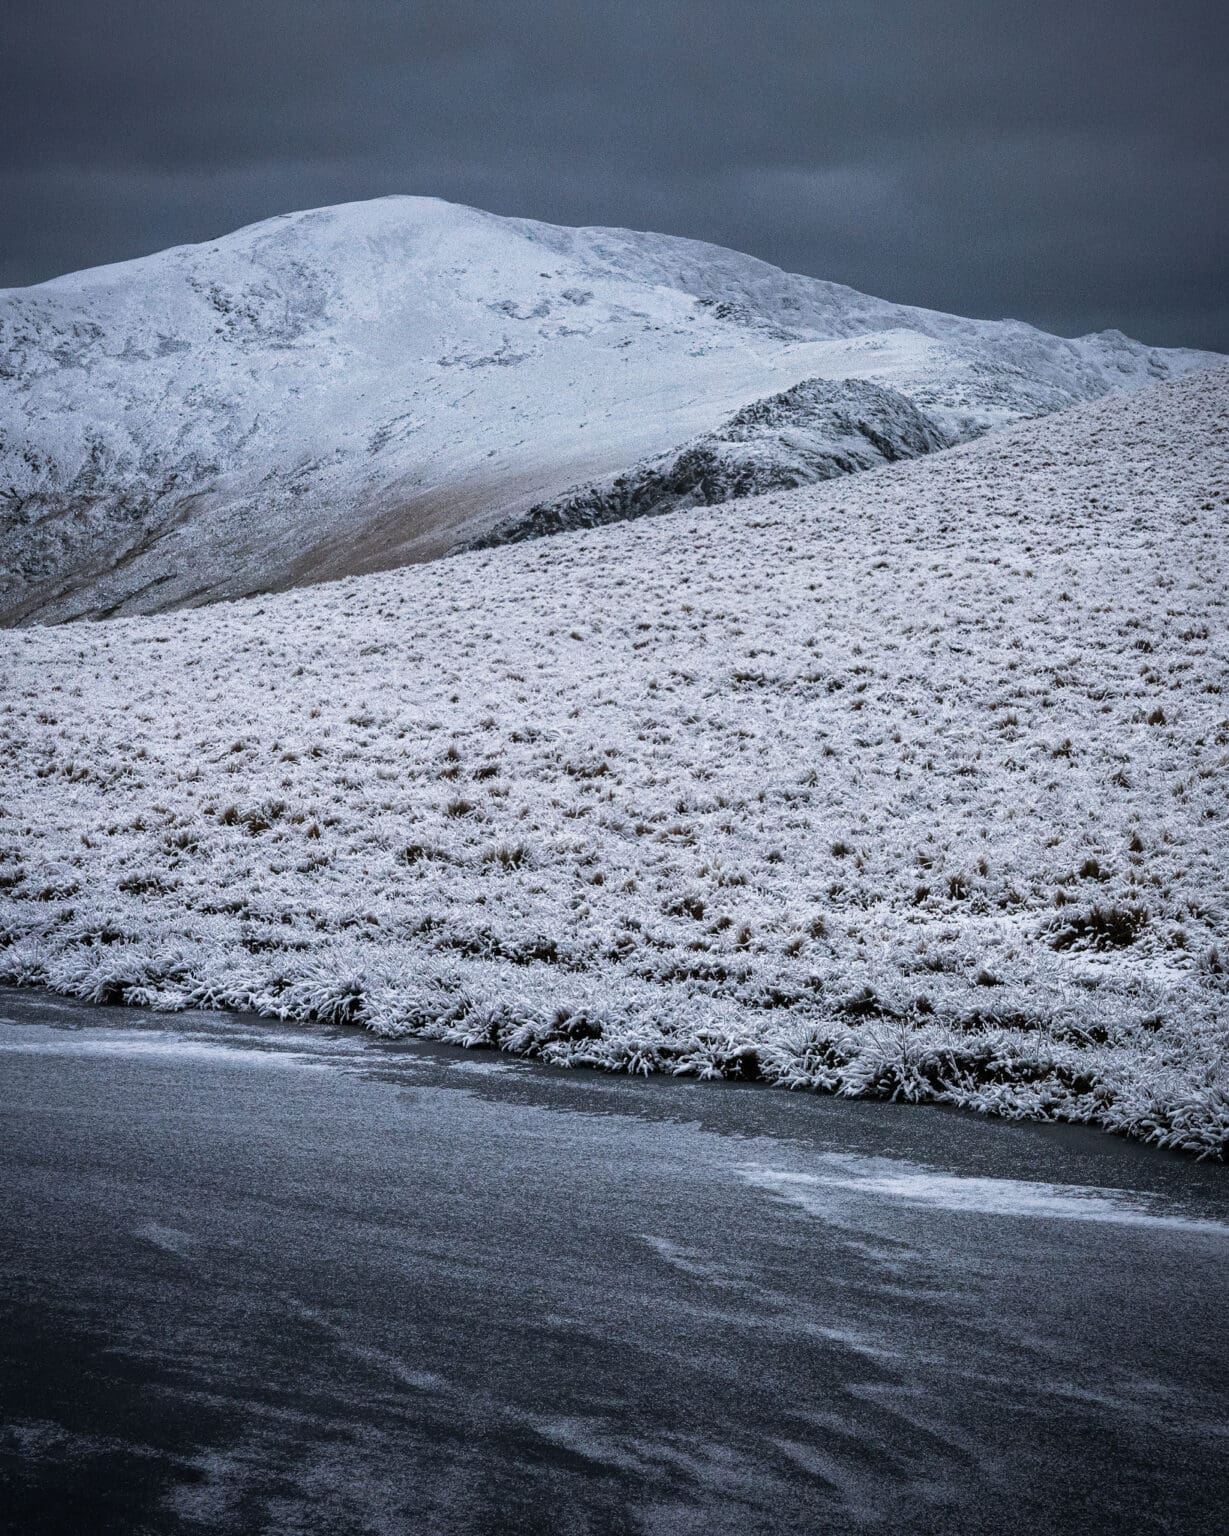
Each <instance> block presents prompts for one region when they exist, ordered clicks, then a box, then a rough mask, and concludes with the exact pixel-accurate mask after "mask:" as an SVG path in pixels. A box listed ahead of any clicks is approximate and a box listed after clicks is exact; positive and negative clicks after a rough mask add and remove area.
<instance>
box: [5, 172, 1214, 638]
mask: <svg viewBox="0 0 1229 1536" xmlns="http://www.w3.org/2000/svg"><path fill="white" fill-rule="evenodd" d="M1199 360H1200V355H1199V354H1193V353H1174V352H1165V351H1158V350H1156V349H1152V348H1148V347H1143V346H1140V345H1138V344H1136V343H1134V342H1130V341H1128V340H1127V339H1126V338H1125V337H1122V336H1120V335H1118V334H1117V333H1106V334H1104V335H1100V336H1092V337H1085V338H1082V339H1080V340H1077V341H1064V340H1060V339H1058V338H1055V337H1051V336H1046V335H1044V334H1042V333H1041V332H1038V331H1036V330H1033V329H1032V328H1030V327H1028V326H1025V325H1020V324H1015V323H994V324H991V323H987V322H980V321H971V320H962V319H958V318H955V317H951V316H945V315H939V314H934V313H931V312H929V311H924V310H917V309H909V308H905V307H902V306H900V305H895V304H889V303H885V302H882V301H880V300H877V299H871V298H867V297H865V296H864V295H862V294H858V293H855V292H853V291H852V290H850V289H847V288H842V287H839V286H837V285H835V284H832V283H825V282H820V281H817V280H815V279H812V278H805V277H797V276H792V275H790V274H787V273H783V272H779V271H777V270H776V269H775V268H773V267H770V266H767V265H766V264H764V263H763V262H759V261H755V260H753V259H752V258H750V257H746V256H741V255H738V254H737V253H735V252H731V251H723V250H719V249H717V248H715V247H711V246H707V245H702V244H698V243H696V242H692V241H687V240H678V239H673V238H669V237H666V236H660V235H643V234H634V233H631V232H628V231H621V230H602V229H582V230H569V229H558V228H554V227H552V226H549V225H542V224H535V223H532V222H529V221H525V220H516V219H502V218H497V217H495V216H493V215H490V214H485V213H480V212H477V211H475V210H473V209H468V208H462V207H456V206H452V205H449V204H446V203H441V202H436V201H433V200H430V199H419V198H388V199H383V200H380V201H376V202H370V203H356V204H349V205H345V206H342V207H338V208H328V209H320V210H316V211H314V212H310V213H301V214H292V215H289V216H287V217H284V218H279V219H273V220H270V221H269V222H267V223H264V224H259V225H255V226H253V227H252V228H250V229H245V230H241V231H239V232H238V233H237V234H234V235H231V236H228V237H227V238H225V239H220V240H215V241H211V242H209V243H207V244H204V245H199V246H192V247H183V248H180V249H177V250H171V251H165V252H163V253H161V254H160V255H157V256H151V257H148V258H145V259H143V260H140V261H134V262H128V263H125V264H122V265H119V266H113V267H105V268H99V269H96V270H94V271H90V272H84V273H79V274H76V275H74V276H71V277H65V278H59V279H57V280H55V281H54V282H50V283H45V284H42V285H41V286H38V287H34V288H26V289H14V290H8V291H6V292H3V293H0V622H8V623H21V622H29V621H32V620H44V621H50V620H59V619H66V618H72V617H75V616H80V615H87V614H88V615H105V614H111V613H129V612H152V611H158V610H161V609H165V608H168V607H174V606H177V605H184V604H194V603H199V602H203V601H206V600H208V599H211V598H216V597H218V596H224V595H241V594H245V593H250V592H255V591H261V590H268V589H276V588H284V587H289V586H294V585H298V584H302V583H305V582H311V581H314V580H319V579H321V578H323V577H327V576H335V575H338V574H344V573H349V572H358V571H364V570H375V569H386V568H389V567H392V566H396V565H401V564H405V563H407V562H412V561H418V560H423V559H427V558H430V557H433V556H435V555H438V554H441V553H443V552H445V551H447V550H449V549H451V548H453V547H455V546H457V545H458V544H461V543H464V542H466V541H467V540H472V539H474V538H476V537H479V536H481V535H482V534H484V533H487V532H489V530H490V529H491V528H492V527H494V526H495V525H496V524H500V523H504V522H506V521H508V520H509V519H517V518H519V517H522V516H523V515H524V513H525V512H526V510H527V509H528V508H530V507H533V506H535V505H536V504H539V503H543V502H549V501H551V500H553V499H555V498H558V497H560V496H561V495H563V494H564V493H566V492H569V491H570V490H572V489H573V488H574V487H578V486H583V485H586V484H588V483H589V482H592V481H595V480H599V479H602V478H608V477H612V476H615V475H618V474H620V473H623V472H626V471H628V470H629V469H630V468H631V467H632V466H633V465H636V464H639V463H640V462H641V461H643V460H646V459H653V458H654V457H656V456H659V455H663V454H669V453H671V452H674V453H675V454H677V453H678V451H679V450H680V449H681V447H682V445H685V444H688V443H690V442H691V441H692V440H693V439H694V438H696V437H697V436H698V435H702V434H706V433H711V432H713V431H714V430H715V429H716V428H718V427H719V425H720V424H721V423H723V422H725V421H726V420H727V419H728V418H729V417H730V416H731V415H732V414H733V413H735V412H738V411H739V410H741V409H742V408H743V407H746V406H748V405H750V404H751V403H752V402H755V401H760V400H763V399H765V398H766V397H768V396H772V395H776V394H779V393H780V392H782V391H784V390H788V389H790V388H791V387H793V386H794V385H796V384H798V383H799V382H801V381H802V380H806V379H821V380H823V379H829V380H843V379H867V380H872V381H875V382H877V383H880V384H882V385H885V386H886V387H888V388H890V389H893V390H896V391H899V392H900V393H901V394H903V395H904V396H905V397H907V398H908V400H910V401H911V402H912V403H913V405H914V406H915V407H916V408H917V409H918V410H919V411H920V412H922V413H923V414H924V415H925V417H926V418H927V420H928V421H929V422H930V423H931V426H932V428H933V430H935V431H936V432H938V433H939V434H941V435H942V436H944V437H950V438H963V437H967V436H970V435H973V434H976V433H978V432H980V431H983V430H984V429H986V428H988V427H993V426H999V425H1002V424H1003V423H1005V422H1010V421H1013V420H1016V419H1019V418H1022V417H1031V416H1035V415H1038V414H1040V413H1043V412H1047V411H1051V410H1054V409H1056V408H1059V407H1063V406H1066V405H1069V404H1071V403H1072V402H1073V401H1079V400H1085V399H1090V398H1093V397H1096V396H1098V395H1101V394H1103V393H1104V392H1105V391H1107V390H1108V389H1111V388H1117V387H1125V386H1132V385H1137V384H1141V383H1146V382H1150V381H1152V380H1154V379H1157V378H1163V377H1166V376H1170V375H1174V374H1178V373H1181V372H1183V371H1186V370H1187V369H1188V368H1189V367H1190V366H1192V365H1193V364H1194V363H1196V362H1198V361H1199Z"/></svg>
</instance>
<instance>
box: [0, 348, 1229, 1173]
mask: <svg viewBox="0 0 1229 1536" xmlns="http://www.w3.org/2000/svg"><path fill="white" fill-rule="evenodd" d="M1227 446H1229V380H1227V377H1226V375H1225V374H1223V373H1220V374H1207V375H1203V376H1198V377H1193V378H1191V379H1188V380H1184V381H1181V382H1179V383H1175V384H1164V385H1160V386H1158V387H1156V388H1155V389H1152V390H1148V391H1145V392H1143V393H1140V394H1137V395H1134V396H1129V397H1116V398H1110V399H1107V400H1104V401H1101V402H1098V403H1095V404H1092V405H1089V406H1085V407H1081V408H1079V409H1077V410H1074V411H1071V412H1067V413H1064V414H1063V415H1060V416H1054V417H1050V418H1048V419H1046V420H1044V421H1040V422H1035V423H1030V424H1026V425H1022V426H1018V427H1014V428H1010V429H1008V430H1007V431H1005V432H1003V433H1002V434H1000V435H997V436H995V437H992V438H987V439H984V440H982V441H980V442H978V443H975V444H972V445H969V446H966V447H962V448H958V449H955V450H952V451H950V452H947V453H943V454H938V455H935V456H932V457H930V458H926V459H922V460H918V461H916V462H912V463H906V464H899V465H893V466H890V467H888V468H885V469H883V470H877V471H872V472H869V473H866V474H863V475H860V476H858V477H855V478H853V479H849V480H843V481H839V482H832V483H830V484H827V485H823V486H818V487H807V488H805V489H802V490H799V491H796V492H789V493H784V494H777V495H768V496H762V497H759V498H757V499H755V500H750V501H743V502H735V503H730V504H728V505H726V506H723V507H720V508H716V509H712V510H708V511H698V512H689V513H676V514H672V515H669V516H665V517H662V518H657V519H653V520H652V521H650V522H639V523H632V524H625V525H620V526H614V527H609V528H600V529H595V530H592V531H588V532H584V533H580V534H574V535H564V536H561V537H559V538H557V539H552V540H548V541H544V542H541V543H535V544H529V545H522V546H516V547H512V548H507V549H500V550H496V551H493V552H489V553H481V554H472V555H466V556H461V557H458V558H457V559H456V560H452V561H448V562H445V563H443V564H439V565H434V566H422V567H416V568H412V569H407V570H402V571H398V572H394V573H388V574H384V575H378V576H368V577H362V578H355V579H351V580H348V581H344V582H341V583H338V584H336V585H332V586H326V587H318V588H313V589H308V590H301V591H296V592H291V593H286V594H283V595H281V596H278V597H275V598H269V599H265V600H250V601H246V602H242V603H237V604H233V605H223V606H218V607H214V608H210V609H204V610H198V611H194V612H190V613H180V614H177V615H175V616H174V617H163V618H157V619H131V620H117V621H113V622H111V623H108V624H102V625H89V626H73V627H71V628H60V629H41V630H29V631H22V632H16V631H13V632H8V633H6V634H4V635H3V636H2V637H0V666H2V667H3V700H4V702H3V705H2V706H0V709H2V713H0V743H2V745H0V750H2V751H3V754H4V759H5V762H6V764H7V767H8V772H7V775H6V779H5V782H4V785H3V788H2V789H0V861H2V862H0V944H2V946H3V947H0V978H2V979H5V980H13V981H17V982H32V983H45V984H47V985H50V986H51V987H54V988H56V989H59V990H61V991H65V992H71V993H74V994H77V995H81V996H89V997H94V998H97V999H100V1000H121V999H122V1000H124V1001H128V1002H140V1003H148V1004H151V1005H153V1006H156V1007H161V1008H181V1007H187V1006H194V1007H199V1006H202V1005H203V1006H211V1005H212V1006H226V1007H234V1008H252V1009H255V1010H257V1011H259V1012H261V1013H264V1014H269V1015H275V1016H280V1017H284V1018H296V1019H307V1018H321V1019H330V1020H341V1019H349V1020H353V1021H355V1022H360V1023H363V1024H366V1025H368V1026H369V1027H370V1028H372V1029H375V1030H377V1031H379V1032H381V1033H385V1034H392V1035H395V1034H400V1033H407V1032H414V1033H419V1034H425V1035H430V1036H434V1037H437V1038H441V1039H446V1040H453V1041H461V1042H464V1043H466V1044H471V1045H476V1044H490V1045H498V1046H501V1047H503V1048H505V1049H509V1050H514V1051H522V1052H528V1053H531V1054H535V1055H539V1056H541V1057H542V1058H543V1059H545V1060H547V1061H551V1062H556V1063H559V1064H563V1065H567V1064H575V1063H587V1064H596V1065H601V1066H607V1067H611V1068H625V1069H632V1070H641V1069H643V1070H664V1071H676V1072H691V1073H700V1074H707V1075H714V1074H723V1075H734V1076H738V1075H742V1076H763V1077H765V1078H768V1079H770V1080H773V1081H776V1082H780V1083H783V1084H786V1085H789V1086H800V1087H801V1086H809V1087H815V1088H820V1089H825V1090H834V1091H840V1092H845V1093H850V1094H892V1093H899V1094H904V1095H906V1096H909V1097H912V1098H917V1099H938V1100H942V1101H944V1102H949V1103H957V1104H963V1105H967V1106H972V1107H975V1108H979V1109H984V1110H990V1111H996V1112H999V1113H1003V1114H1009V1115H1030V1116H1053V1117H1062V1118H1070V1119H1078V1120H1089V1121H1093V1122H1095V1123H1099V1124H1102V1125H1105V1126H1107V1127H1111V1128H1115V1129H1119V1130H1123V1131H1126V1132H1128V1133H1131V1134H1134V1135H1138V1136H1143V1137H1152V1138H1155V1139H1157V1140H1160V1141H1162V1142H1164V1143H1166V1144H1170V1145H1176V1146H1180V1147H1184V1148H1186V1149H1189V1150H1191V1151H1194V1152H1198V1153H1203V1154H1211V1155H1223V1151H1224V1148H1225V1145H1226V1137H1227V1135H1229V1091H1227V1090H1229V1067H1227V1066H1226V1057H1227V1054H1229V1053H1227V1045H1229V1019H1227V1014H1229V990H1227V980H1226V971H1227V969H1229V953H1227V949H1226V944H1225V937H1224V936H1225V932H1226V927H1227V923H1229V852H1227V849H1229V839H1227V837H1226V804H1225V793H1224V786H1225V783H1226V782H1227V781H1229V700H1227V697H1226V692H1225V687H1226V682H1227V679H1229V628H1227V625H1226V603H1227V602H1229V598H1227V596H1226V593H1227V590H1229V589H1227V585H1226V576H1227V574H1229V573H1227V572H1226V558H1227V557H1226V548H1227V547H1229V543H1227V541H1226V536H1225V535H1226V529H1225V523H1226V513H1227V511H1229V454H1227V453H1226V448H1227Z"/></svg>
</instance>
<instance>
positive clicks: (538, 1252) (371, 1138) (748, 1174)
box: [0, 991, 1229, 1536]
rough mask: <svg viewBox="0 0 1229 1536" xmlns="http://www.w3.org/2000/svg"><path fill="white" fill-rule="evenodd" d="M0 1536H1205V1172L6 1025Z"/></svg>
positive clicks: (170, 1024) (1086, 1147)
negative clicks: (901, 1535)
mask: <svg viewBox="0 0 1229 1536" xmlns="http://www.w3.org/2000/svg"><path fill="white" fill-rule="evenodd" d="M0 1164H2V1167H0V1222H2V1228H0V1230H2V1234H3V1238H2V1241H3V1247H2V1250H0V1313H2V1315H0V1333H2V1338H0V1407H2V1409H3V1420H4V1424H5V1429H4V1434H3V1441H2V1443H0V1455H2V1457H3V1466H2V1469H0V1480H2V1483H3V1488H2V1489H0V1495H2V1499H3V1503H2V1504H0V1508H3V1507H4V1506H5V1505H7V1508H8V1509H9V1511H10V1514H9V1516H8V1517H7V1522H8V1523H7V1524H6V1525H5V1517H3V1516H0V1525H5V1529H7V1530H12V1531H13V1532H15V1533H22V1536H24V1533H26V1532H55V1533H61V1532H63V1533H69V1532H72V1533H77V1532H80V1533H82V1536H87V1533H88V1536H103V1533H110V1532H115V1533H120V1532H122V1533H124V1536H132V1533H158V1536H161V1533H176V1536H178V1533H198V1532H199V1533H204V1532H209V1533H218V1532H220V1533H238V1532H276V1533H317V1532H319V1533H328V1536H358V1533H363V1536H367V1533H372V1536H376V1533H379V1536H382V1533H386V1532H387V1533H392V1532H397V1533H408V1536H415V1533H420V1532H421V1533H430V1536H435V1533H444V1536H452V1533H455V1536H519V1533H525V1536H555V1533H559V1536H606V1533H632V1532H636V1533H652V1536H675V1533H680V1536H726V1533H728V1536H735V1533H737V1536H755V1533H764V1536H769V1533H771V1536H782V1533H799V1536H801V1533H807V1536H813V1533H822V1532H829V1531H830V1532H842V1533H844V1532H862V1531H871V1532H919V1533H933V1536H949V1533H956V1536H959V1533H974V1532H976V1533H997V1532H1003V1533H1006V1532H1013V1533H1015V1532H1036V1533H1039V1536H1049V1533H1057V1532H1073V1533H1074V1532H1079V1533H1081V1536H1089V1533H1096V1532H1115V1533H1124V1532H1130V1533H1133V1536H1140V1533H1152V1532H1155V1533H1158V1536H1159V1533H1161V1532H1164V1533H1166V1536H1196V1533H1203V1532H1206V1533H1209V1536H1211V1533H1213V1532H1216V1533H1217V1536H1222V1533H1223V1532H1224V1530H1225V1525H1224V1517H1225V1510H1226V1508H1227V1507H1229V1475H1227V1472H1226V1466H1227V1458H1229V1393H1227V1391H1226V1389H1227V1387H1229V1368H1227V1365H1226V1352H1227V1348H1229V1344H1227V1340H1229V1325H1227V1322H1226V1319H1227V1318H1229V1170H1226V1169H1224V1168H1220V1167H1206V1166H1203V1167H1201V1166H1197V1165H1194V1164H1191V1163H1189V1162H1185V1161H1183V1160H1181V1159H1179V1158H1177V1157H1174V1156H1170V1155H1167V1154H1163V1153H1160V1152H1157V1151H1154V1150H1149V1149H1146V1148H1141V1147H1137V1146H1133V1145H1129V1144H1127V1143H1124V1142H1121V1141H1118V1140H1115V1139H1114V1138H1111V1137H1109V1136H1106V1135H1104V1134H1102V1133H1100V1132H1093V1131H1088V1132H1085V1131H1082V1130H1077V1129H1071V1128H1061V1127H1044V1126H1032V1125H1012V1124H1006V1123H1003V1122H992V1121H987V1120H980V1119H978V1118H976V1117H973V1116H968V1115H963V1114H959V1113H955V1112H947V1111H943V1110H937V1109H933V1108H931V1109H915V1108H910V1107H907V1106H896V1105H885V1104H873V1103H848V1102H844V1101H839V1100H831V1099H823V1098H817V1097H813V1096H810V1095H791V1094H786V1093H783V1092H780V1091H777V1090H772V1089H765V1088H762V1087H759V1086H756V1085H737V1084H702V1083H696V1082H693V1081H687V1080H668V1079H660V1078H655V1079H647V1080H645V1079H641V1080H634V1079H628V1078H617V1077H608V1076H603V1075H600V1074H595V1073H589V1072H583V1073H581V1072H578V1073H567V1072H561V1071H555V1070H550V1069H545V1068H541V1067H537V1066H535V1065H533V1064H530V1063H526V1062H519V1061H515V1060H512V1059H509V1058H505V1057H499V1056H494V1055H492V1054H490V1053H477V1052H473V1053H467V1052H463V1051H459V1050H449V1049H446V1048H442V1047H433V1046H429V1045H422V1044H416V1043H407V1044H401V1045H394V1044H388V1043H382V1042H379V1041H376V1040H374V1039H371V1038H369V1037H367V1036H365V1035H363V1034H361V1033H360V1032H358V1031H356V1030H346V1029H326V1028H314V1029H313V1028H305V1027H303V1026H279V1025H277V1024H272V1023H267V1022H262V1021H259V1020H253V1019H247V1018H238V1017H228V1016H226V1015H218V1014H194V1015H176V1016H173V1017H169V1018H159V1017H156V1016H153V1015H149V1014H141V1013H138V1012H135V1011H131V1010H126V1009H94V1008H90V1007H87V1006H85V1005H83V1004H78V1003H73V1002H68V1001H65V1000H63V999H57V998H52V997H49V996H47V995H43V994H38V993H33V992H15V991H0Z"/></svg>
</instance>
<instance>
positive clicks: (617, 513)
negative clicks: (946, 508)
mask: <svg viewBox="0 0 1229 1536" xmlns="http://www.w3.org/2000/svg"><path fill="white" fill-rule="evenodd" d="M949 443H950V440H949V439H948V438H947V437H946V436H945V435H944V434H943V433H942V432H941V431H940V430H939V429H938V428H937V427H936V426H935V425H934V423H933V422H931V421H929V420H928V419H927V418H926V417H925V416H924V415H923V414H922V413H921V411H919V410H918V408H917V407H916V406H915V405H914V404H913V402H912V401H911V400H908V399H906V397H905V396H904V395H902V394H900V393H899V392H898V391H897V390H894V389H885V388H884V386H883V385H882V384H872V383H871V382H870V381H869V380H868V379H839V380H830V379H804V380H803V381H802V383H800V384H795V385H794V387H793V388H792V389H787V390H785V391H783V392H782V393H781V394H779V395H770V396H769V397H768V399H766V400H757V401H755V402H754V404H752V405H746V406H744V407H743V408H742V410H741V411H737V412H735V414H734V415H733V416H731V417H730V419H729V420H728V421H726V422H723V423H722V425H721V426H719V427H717V428H716V429H715V430H714V431H712V432H706V433H704V434H703V435H702V436H701V437H698V438H695V439H693V440H692V441H691V442H690V443H686V444H684V445H683V446H682V447H681V448H678V449H676V450H674V451H673V452H671V453H667V454H661V455H659V456H658V457H657V458H655V459H649V460H646V461H645V462H644V463H641V464H637V465H634V466H633V467H632V468H631V469H630V470H627V471H625V472H624V473H623V474H621V475H616V476H614V477H613V478H612V479H608V480H603V481H599V482H597V483H596V484H594V485H588V486H582V487H578V488H577V489H575V490H573V491H570V492H568V493H567V494H566V495H564V496H560V497H557V498H556V499H555V500H554V501H548V502H540V503H539V504H538V505H537V506H535V507H530V509H529V511H528V512H526V513H524V514H523V515H522V516H520V517H516V518H511V519H509V521H507V522H504V523H497V524H496V526H495V527H494V528H493V529H491V531H490V532H489V533H486V534H484V535H482V536H481V537H479V538H477V539H474V540H473V541H472V542H471V544H470V545H469V548H471V549H493V548H495V547H496V546H497V545H499V544H515V543H519V542H520V541H521V540H523V539H540V538H544V537H546V536H547V535H549V534H552V533H567V532H569V531H570V530H572V529H574V528H596V527H599V526H601V525H602V524H604V523H622V522H629V521H631V520H632V519H633V518H637V517H660V516H661V515H662V513H664V512H677V511H679V510H681V509H682V508H685V507H712V506H717V505H719V504H720V503H721V502H724V501H734V500H737V499H738V498H739V497H742V496H758V495H762V494H763V493H764V492H765V491H782V490H793V489H795V488H796V487H797V486H800V485H811V484H813V483H814V482H816V481H818V480H834V479H836V478H837V476H839V475H852V474H856V473H858V471H860V470H864V469H877V468H879V467H880V466H881V465H884V464H895V463H898V462H899V461H900V460H901V459H914V458H918V457H919V456H920V455H921V454H924V453H934V452H935V451H936V450H938V449H940V448H946V447H948V446H949Z"/></svg>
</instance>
